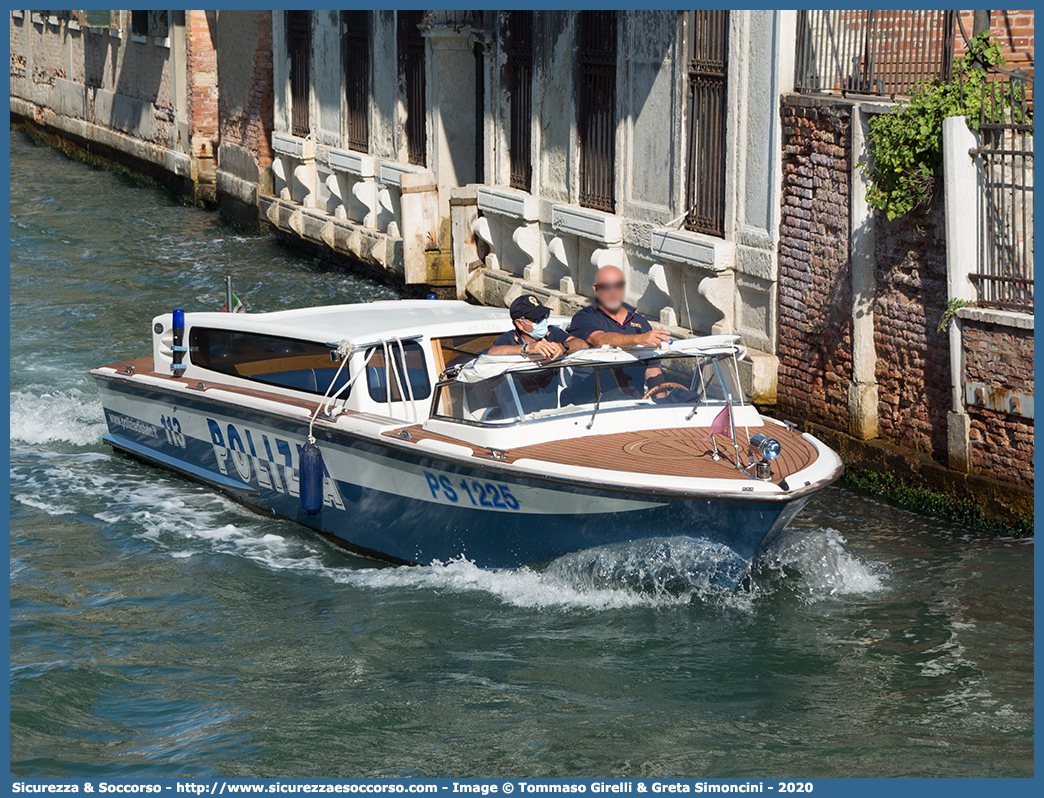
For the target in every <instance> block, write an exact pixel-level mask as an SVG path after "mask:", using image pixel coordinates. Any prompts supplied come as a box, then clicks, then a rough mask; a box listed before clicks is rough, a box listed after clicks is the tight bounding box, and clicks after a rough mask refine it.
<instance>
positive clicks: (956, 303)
mask: <svg viewBox="0 0 1044 798" xmlns="http://www.w3.org/2000/svg"><path fill="white" fill-rule="evenodd" d="M974 304H975V303H974V302H969V301H967V300H966V299H958V298H957V297H951V298H950V301H949V302H947V303H946V310H944V311H943V314H942V317H941V318H940V319H939V324H938V325H937V326H936V328H935V331H936V332H937V333H944V332H946V331H947V330H948V329H950V322H951V321H953V320H954V318H955V317H956V316H957V311H958V310H960V309H961V308H967V307H971V306H972V305H974Z"/></svg>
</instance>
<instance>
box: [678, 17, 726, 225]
mask: <svg viewBox="0 0 1044 798" xmlns="http://www.w3.org/2000/svg"><path fill="white" fill-rule="evenodd" d="M693 18H694V24H693V31H692V36H691V37H690V44H689V66H688V74H689V96H688V112H689V142H688V152H687V155H688V158H687V163H688V174H687V185H688V204H689V214H688V216H686V218H685V226H686V227H687V228H688V229H690V230H695V231H697V232H700V233H707V234H709V235H713V236H723V235H725V118H726V110H727V109H726V104H725V99H726V89H727V83H728V53H729V12H728V11H696V12H693Z"/></svg>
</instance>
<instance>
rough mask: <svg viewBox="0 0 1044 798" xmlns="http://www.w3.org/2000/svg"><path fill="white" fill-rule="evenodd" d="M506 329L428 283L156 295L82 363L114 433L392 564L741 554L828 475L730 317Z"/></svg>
mask: <svg viewBox="0 0 1044 798" xmlns="http://www.w3.org/2000/svg"><path fill="white" fill-rule="evenodd" d="M551 321H552V323H558V324H562V323H564V322H566V321H568V320H567V319H565V318H559V317H552V319H551ZM510 329H512V323H511V320H510V318H509V316H508V312H507V310H506V309H497V308H488V307H477V306H474V305H470V304H467V303H465V302H458V301H439V300H430V299H429V300H399V301H387V302H372V303H369V304H353V305H336V306H330V307H311V308H302V309H297V310H286V311H279V312H273V313H227V312H199V313H196V312H191V313H186V312H184V311H182V310H175V311H173V313H166V314H164V315H160V316H157V317H156V318H155V319H153V326H152V330H153V336H152V343H153V347H152V355H151V356H150V357H145V358H141V359H138V360H131V361H128V362H123V363H115V364H112V365H108V366H102V367H100V368H96V369H94V370H92V371H91V375H92V376H93V377H94V378H95V379H96V380H97V383H98V386H99V391H100V395H101V401H102V405H103V407H104V411H105V419H106V423H107V427H108V434H107V435H106V436H105V441H106V442H107V443H108V444H109V445H111V446H112V447H113V448H114V449H116V450H118V451H120V452H123V453H126V454H127V455H130V456H132V457H134V458H138V459H140V460H142V461H145V462H146V463H150V464H152V465H155V466H159V467H162V468H166V469H170V470H172V471H175V472H177V473H179V474H182V475H184V476H186V477H188V478H191V479H194V480H198V481H200V482H203V483H205V484H207V485H210V486H212V487H214V488H216V489H218V490H220V491H222V492H223V493H225V494H227V495H228V496H230V497H232V498H233V499H235V500H237V501H239V502H242V503H243V504H245V505H247V506H249V507H251V508H254V509H257V510H259V511H262V512H264V513H265V514H274V515H277V516H281V517H284V518H288V519H291V520H294V521H297V522H299V523H301V524H303V525H305V526H307V527H310V528H311V529H313V530H315V531H316V532H318V533H320V534H322V535H323V536H325V537H326V538H328V539H329V540H331V541H334V542H336V543H337V544H339V545H341V546H343V547H344V548H346V549H348V550H350V551H352V552H355V553H357V554H361V555H364V556H368V557H372V558H375V559H379V560H383V561H386V562H390V563H395V564H430V563H433V562H436V561H442V562H447V561H449V560H452V559H454V558H459V557H463V558H466V559H467V560H470V561H473V562H474V563H475V564H476V565H478V566H480V567H484V568H503V567H517V566H522V565H526V564H538V563H541V562H544V561H548V560H551V559H553V558H557V557H559V556H562V555H565V554H568V553H571V552H577V551H581V550H585V549H590V548H593V547H600V546H605V545H610V544H625V543H627V542H629V541H638V540H642V539H650V538H657V539H662V538H668V539H672V538H687V539H697V540H701V541H706V542H707V543H708V544H711V545H714V546H718V547H721V546H724V547H728V549H731V551H732V553H734V554H735V555H737V556H738V557H739V558H740V559H741V560H742V561H743V562H745V563H749V562H750V561H751V560H752V559H754V558H755V557H756V556H757V555H758V553H759V552H760V551H761V550H762V549H763V548H764V547H765V545H766V544H767V543H768V542H769V541H770V540H771V539H772V538H773V537H775V536H776V535H778V534H779V533H780V531H781V530H782V529H784V528H785V527H786V526H787V524H788V523H790V521H791V520H792V519H793V518H794V517H795V516H796V515H797V514H798V513H799V512H800V511H801V509H802V507H804V506H805V504H806V503H807V502H808V500H809V498H810V497H811V496H813V495H815V494H816V493H817V492H818V491H821V490H823V489H824V488H825V487H827V486H828V485H830V484H831V483H832V482H833V481H834V480H835V479H837V478H838V476H840V474H841V471H842V463H841V460H840V459H839V458H838V456H837V455H836V454H835V453H834V452H833V451H831V450H830V449H829V448H828V447H827V446H825V445H824V444H823V443H821V442H820V441H818V440H817V439H815V438H814V437H812V436H811V435H808V434H804V433H802V432H800V431H799V430H797V429H796V428H795V427H794V425H792V424H788V423H783V422H780V421H776V420H774V419H771V418H768V417H766V416H764V415H762V414H761V413H760V412H758V410H757V408H756V407H754V405H753V404H751V403H750V402H748V401H747V400H746V399H745V398H744V396H743V392H742V390H741V388H740V380H739V369H738V363H739V362H740V360H741V359H742V358H743V357H744V356H745V354H746V350H745V349H744V347H743V346H742V344H741V342H740V338H739V336H736V335H712V336H706V337H697V338H689V339H684V340H674V341H672V342H670V343H668V344H663V345H661V346H660V347H658V348H650V347H636V348H631V349H617V348H610V347H603V348H599V349H593V348H592V349H584V350H580V351H576V352H573V353H571V354H567V355H565V356H563V357H562V358H560V359H559V360H555V361H551V362H547V361H541V360H538V359H535V358H532V357H527V356H523V355H509V356H492V355H489V354H486V353H485V352H486V350H487V349H489V348H490V346H491V345H492V343H493V341H494V339H495V338H496V337H497V336H498V335H499V334H500V333H503V332H505V331H507V330H510ZM730 556H731V555H730Z"/></svg>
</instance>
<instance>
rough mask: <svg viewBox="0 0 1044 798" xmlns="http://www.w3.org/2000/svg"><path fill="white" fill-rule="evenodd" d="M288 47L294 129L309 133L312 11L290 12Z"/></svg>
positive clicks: (287, 17)
mask: <svg viewBox="0 0 1044 798" xmlns="http://www.w3.org/2000/svg"><path fill="white" fill-rule="evenodd" d="M286 49H287V52H288V53H289V55H290V132H291V133H292V134H293V135H295V136H302V137H304V136H307V135H308V133H309V131H310V130H311V124H310V122H309V120H308V88H309V77H310V74H311V60H312V12H311V11H287V12H286Z"/></svg>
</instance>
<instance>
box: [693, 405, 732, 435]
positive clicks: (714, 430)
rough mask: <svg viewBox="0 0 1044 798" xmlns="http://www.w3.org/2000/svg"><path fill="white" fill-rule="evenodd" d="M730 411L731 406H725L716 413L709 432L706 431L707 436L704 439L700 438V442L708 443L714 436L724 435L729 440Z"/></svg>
mask: <svg viewBox="0 0 1044 798" xmlns="http://www.w3.org/2000/svg"><path fill="white" fill-rule="evenodd" d="M731 409H732V405H728V404H727V405H725V407H723V408H722V409H721V412H720V413H718V415H716V416H715V417H714V420H713V421H712V422H711V425H710V430H708V432H707V436H706V437H705V438H701V439H700V440H703V441H709V440H710V439H711V438H713V437H714V436H715V435H724V436H725V437H726V438H731V437H732V435H731V433H730V432H729V411H730V410H731Z"/></svg>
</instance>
